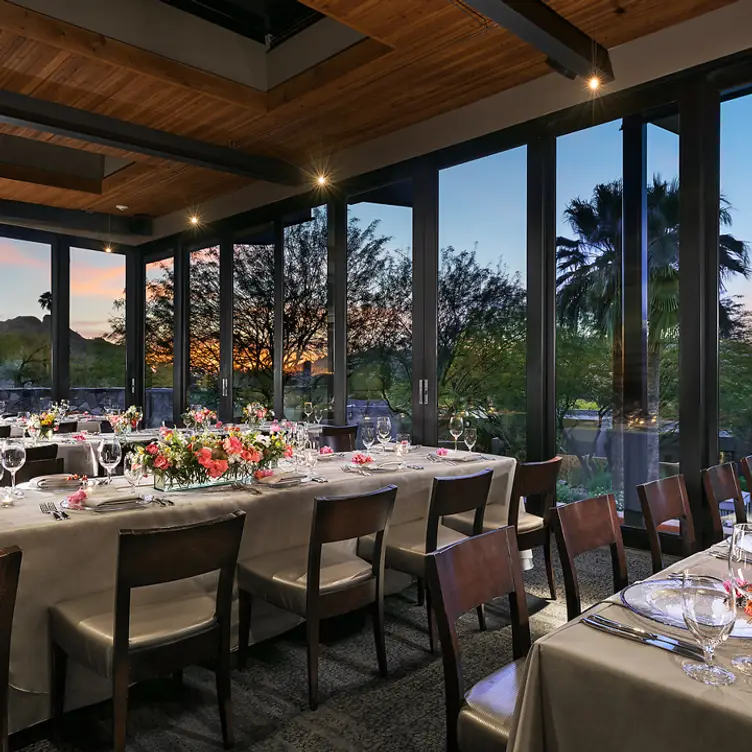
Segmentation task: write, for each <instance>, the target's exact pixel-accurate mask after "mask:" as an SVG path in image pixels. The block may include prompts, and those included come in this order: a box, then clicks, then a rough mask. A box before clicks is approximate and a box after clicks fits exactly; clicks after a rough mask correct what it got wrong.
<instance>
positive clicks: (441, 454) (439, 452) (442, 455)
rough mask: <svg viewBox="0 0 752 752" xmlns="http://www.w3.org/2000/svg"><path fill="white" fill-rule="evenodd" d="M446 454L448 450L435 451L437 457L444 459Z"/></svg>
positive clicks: (442, 448)
mask: <svg viewBox="0 0 752 752" xmlns="http://www.w3.org/2000/svg"><path fill="white" fill-rule="evenodd" d="M448 454H449V450H448V449H446V448H444V447H439V449H437V450H436V456H437V457H446V456H447V455H448Z"/></svg>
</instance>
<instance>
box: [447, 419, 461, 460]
mask: <svg viewBox="0 0 752 752" xmlns="http://www.w3.org/2000/svg"><path fill="white" fill-rule="evenodd" d="M464 428H465V421H464V420H462V418H460V416H459V415H454V416H453V417H452V418H450V420H449V433H450V434H451V435H452V438H453V439H454V451H455V452H456V451H457V439H459V437H460V436H462V431H463V430H464Z"/></svg>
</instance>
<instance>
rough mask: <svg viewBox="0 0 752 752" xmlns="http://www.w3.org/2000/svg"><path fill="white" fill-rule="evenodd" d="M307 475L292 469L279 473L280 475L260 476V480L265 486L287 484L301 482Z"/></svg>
mask: <svg viewBox="0 0 752 752" xmlns="http://www.w3.org/2000/svg"><path fill="white" fill-rule="evenodd" d="M305 477H306V476H305V475H303V474H302V473H296V472H292V471H291V472H288V473H279V475H267V476H266V477H265V478H259V479H258V482H259V483H261V484H262V485H264V486H286V485H288V484H289V485H294V484H297V483H300V481H302V480H303V479H304V478H305Z"/></svg>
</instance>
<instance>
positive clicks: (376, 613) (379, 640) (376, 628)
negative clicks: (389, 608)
mask: <svg viewBox="0 0 752 752" xmlns="http://www.w3.org/2000/svg"><path fill="white" fill-rule="evenodd" d="M373 639H374V640H375V642H376V658H377V660H378V662H379V673H380V674H381V676H383V677H386V641H385V639H384V599H383V597H381V598H379V597H378V596H377V597H376V602H375V603H374V604H373Z"/></svg>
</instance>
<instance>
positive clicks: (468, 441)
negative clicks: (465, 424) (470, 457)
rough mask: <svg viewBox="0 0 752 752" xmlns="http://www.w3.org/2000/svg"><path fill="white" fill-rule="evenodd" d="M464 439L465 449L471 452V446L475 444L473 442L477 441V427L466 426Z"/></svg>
mask: <svg viewBox="0 0 752 752" xmlns="http://www.w3.org/2000/svg"><path fill="white" fill-rule="evenodd" d="M464 441H465V446H466V447H467V451H468V452H472V451H473V447H474V446H475V443H476V442H477V441H478V429H477V428H466V429H465V436H464Z"/></svg>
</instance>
